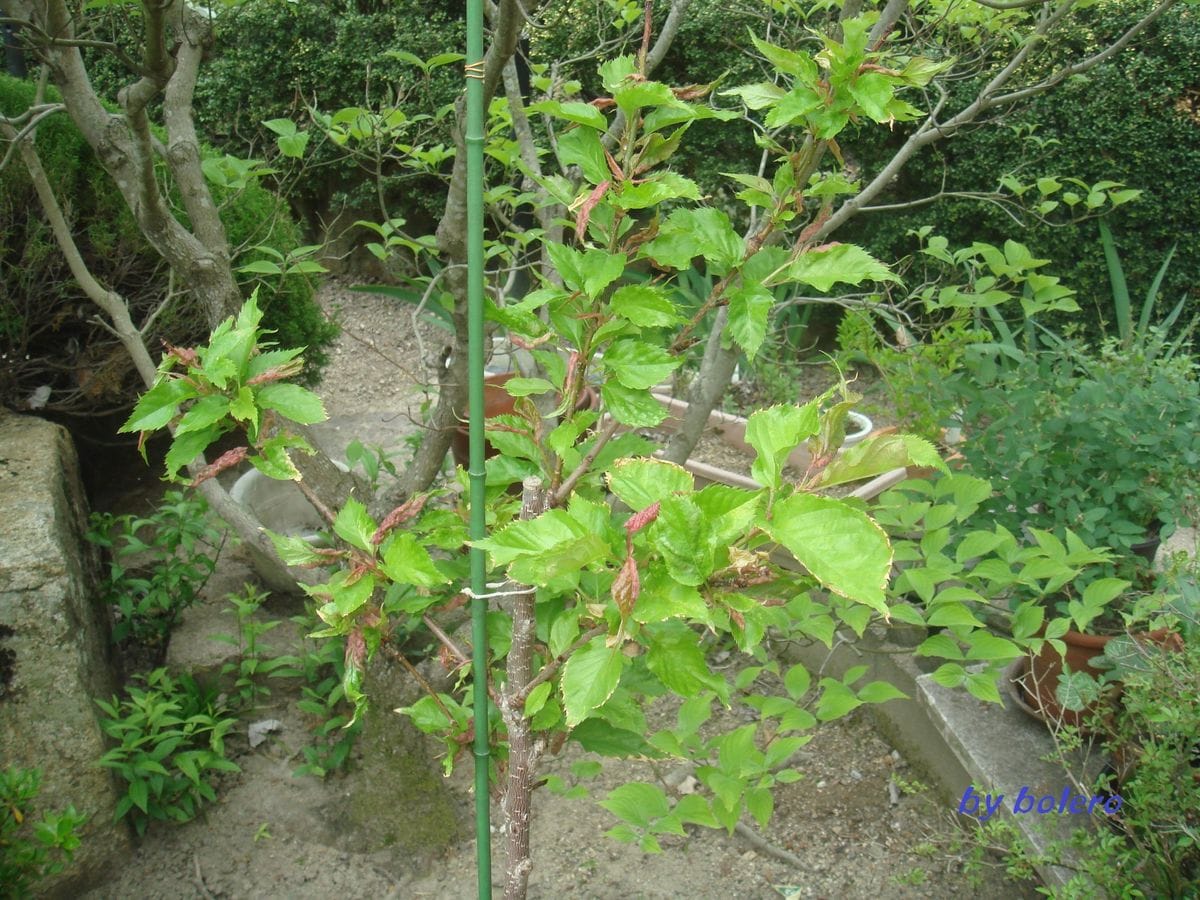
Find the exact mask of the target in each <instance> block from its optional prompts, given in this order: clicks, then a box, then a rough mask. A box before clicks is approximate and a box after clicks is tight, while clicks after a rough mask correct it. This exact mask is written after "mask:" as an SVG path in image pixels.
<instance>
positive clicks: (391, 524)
mask: <svg viewBox="0 0 1200 900" xmlns="http://www.w3.org/2000/svg"><path fill="white" fill-rule="evenodd" d="M428 499H429V495H428V494H418V495H417V496H416V497H409V498H408V499H407V500H405V501H404V502H403V503H401V504H400V505H399V506H397V507H396V508H395V509H393V510H392V511H391V512H390V513H388V514H387V515H386V516H384V518H383V521H382V522H380V523H379V527H378V528H376V529H375V533H374V534H373V535H371V543H372V544H374V545H375V546H376V547H378V546H379V545H380V544H382V543H383V539H384V538H385V537H387V533H388V532H389V531H391V530H392V529H393V528H395V527H396V526H397V525H401V524H403V523H405V522H407V521H408V520H409V519H412V518H415V517H416V516H417V515H418V514H419V513H420V512H421V510H422V509H423V508H424V507H425V502H426V501H427V500H428Z"/></svg>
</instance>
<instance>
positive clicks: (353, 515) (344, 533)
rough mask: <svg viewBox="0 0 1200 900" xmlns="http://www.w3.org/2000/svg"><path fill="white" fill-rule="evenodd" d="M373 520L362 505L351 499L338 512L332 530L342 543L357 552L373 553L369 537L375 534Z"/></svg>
mask: <svg viewBox="0 0 1200 900" xmlns="http://www.w3.org/2000/svg"><path fill="white" fill-rule="evenodd" d="M375 528H376V524H375V520H374V519H372V518H371V516H370V514H369V513H368V512H367V508H366V507H365V506H363V504H362V503H360V502H359V501H357V500H355V499H354V498H353V497H351V498H350V499H349V500H347V501H346V505H345V506H343V507H342V509H341V511H340V512H338V514H337V518H336V519H334V522H333V530H334V532H335V533H336V534H337V536H338V537H340V538H341V539H342V540H343V541H345V542H346V543H347V544H350V545H351V546H353V547H357V548H358V549H359V550H366V551H367V552H368V553H372V552H374V548H373V547H372V545H371V537H372V535H374V534H375Z"/></svg>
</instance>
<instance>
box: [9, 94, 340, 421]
mask: <svg viewBox="0 0 1200 900" xmlns="http://www.w3.org/2000/svg"><path fill="white" fill-rule="evenodd" d="M33 96H34V85H33V83H32V82H28V81H19V80H17V79H14V78H10V77H8V76H0V111H2V112H4V113H5V114H8V115H12V114H14V113H17V112H19V111H21V110H24V109H26V108H27V107H28V106H29V105H30V103H31V102H32V100H33ZM37 147H38V152H39V154H40V156H41V159H42V164H43V167H44V168H45V169H46V171H47V174H48V176H49V178H50V179H51V182H52V184H53V186H54V188H55V190H56V192H57V195H58V197H59V202H60V203H61V204H62V206H63V208H64V211H65V212H66V214H67V216H68V219H69V221H70V222H71V224H72V228H73V231H74V235H75V241H76V243H77V245H78V247H79V250H80V253H81V254H82V255H83V258H84V260H85V261H86V262H87V264H88V266H89V268H90V269H91V271H92V273H93V274H94V275H95V276H96V277H97V278H98V279H99V281H100V282H101V284H104V285H107V286H109V287H111V288H112V289H113V290H115V291H117V292H118V293H120V294H121V295H122V296H124V297H125V298H126V299H127V300H128V301H129V303H130V305H131V306H132V309H133V316H134V321H135V322H140V321H142V320H143V319H144V318H145V317H146V316H147V315H148V314H149V313H150V312H151V311H152V310H153V309H154V308H155V307H156V306H157V305H158V303H159V302H160V301H161V299H162V298H163V296H164V295H165V293H166V290H167V285H168V273H167V269H166V266H165V264H164V263H163V262H162V260H161V259H160V257H159V256H158V254H157V253H155V252H154V250H153V249H152V248H151V247H150V246H149V244H147V243H146V241H145V240H144V239H143V237H142V236H141V233H140V232H139V230H138V228H137V225H136V224H135V222H134V220H133V217H132V215H131V214H130V212H129V210H128V208H127V207H126V205H125V203H124V200H123V199H122V198H121V196H120V194H119V192H118V191H117V188H116V186H115V185H114V184H113V183H112V182H111V180H110V179H109V177H108V175H107V173H105V172H104V170H103V168H101V166H100V165H99V163H98V162H97V161H96V159H95V157H94V155H93V154H92V151H91V148H90V147H89V146H88V145H87V142H86V141H85V140H84V138H83V136H82V135H81V134H80V133H79V131H78V129H76V128H75V126H74V124H73V123H72V122H71V120H70V119H69V117H68V116H67V115H66V114H65V113H62V114H58V115H54V116H51V117H50V118H49V119H47V120H45V121H44V122H43V123H42V124H41V125H40V126H39V128H38V135H37ZM204 152H205V153H206V154H211V153H212V151H211V150H209V149H208V148H205V151H204ZM215 199H216V200H217V202H218V203H222V202H225V207H224V211H223V214H222V219H223V221H224V223H225V227H226V229H227V232H228V236H229V240H230V244H231V246H232V247H234V248H238V247H251V246H253V245H255V244H267V245H269V246H273V247H275V248H276V249H278V250H280V251H281V252H284V253H286V252H288V251H289V250H292V249H294V248H295V247H297V246H299V245H300V243H301V240H300V233H299V229H298V228H297V227H296V224H295V223H294V222H293V221H292V220H291V218H290V215H289V213H288V210H287V208H286V205H285V204H284V203H283V201H282V200H280V199H279V198H278V197H276V196H275V195H273V194H271V193H270V192H269V191H267V190H265V189H263V188H261V187H258V186H251V187H249V188H247V189H246V190H244V191H241V192H239V193H238V194H237V195H236V196H228V197H223V196H221V195H220V194H218V195H217V196H216V197H215ZM226 201H227V202H226ZM255 255H257V254H255ZM239 283H240V285H241V287H242V290H243V292H244V293H246V294H249V292H250V291H251V290H252V289H253V286H254V282H253V278H252V277H251V276H239ZM179 287H180V286H179V285H176V288H177V289H178V288H179ZM259 296H260V299H261V300H262V303H263V307H264V319H265V322H266V324H267V326H268V327H270V328H272V329H274V330H275V332H276V340H278V341H279V342H280V343H281V344H284V345H289V346H306V347H308V348H309V349H308V352H307V354H306V357H307V359H308V369H307V372H306V375H307V377H308V380H309V381H310V382H313V381H315V380H317V378H318V377H319V373H320V369H321V367H322V366H323V365H324V364H325V362H326V361H327V354H326V352H325V348H326V347H327V346H328V344H329V343H330V341H332V340H333V338H334V337H335V336H336V334H337V328H336V326H335V325H333V324H332V323H330V322H327V321H326V320H325V318H324V316H323V315H322V314H321V311H320V309H319V308H318V307H317V305H316V303H315V302H314V300H313V288H312V285H311V284H310V283H309V282H308V281H307V280H305V279H304V278H301V277H298V276H290V277H288V278H285V279H283V280H282V281H279V282H276V283H275V284H274V286H269V285H263V287H262V289H261V290H260V295H259ZM96 312H97V310H96V309H95V307H94V306H93V305H92V303H91V301H89V300H88V299H87V298H86V296H85V295H84V294H83V292H82V290H81V289H80V288H79V287H78V285H77V284H76V283H75V281H74V279H73V278H72V276H71V274H70V271H69V270H68V268H67V265H66V262H65V260H64V258H63V256H62V254H61V252H60V251H59V249H58V246H57V244H56V243H55V241H54V237H53V235H52V234H51V232H50V229H49V226H48V225H47V224H46V222H45V219H44V217H43V216H42V215H41V208H40V205H39V203H38V200H37V195H36V193H35V192H34V190H33V185H32V184H31V183H30V182H29V178H28V174H27V172H26V170H25V167H24V165H23V164H22V163H21V160H20V157H19V156H17V155H14V157H13V159H12V160H10V162H9V165H8V166H7V167H6V168H5V169H3V170H0V355H2V356H3V363H4V364H0V403H4V404H6V405H10V406H14V407H21V406H23V405H24V403H25V399H26V398H27V397H28V396H29V395H30V393H32V391H33V390H34V389H36V388H37V387H40V386H42V385H49V386H50V387H51V388H52V389H53V393H52V395H51V400H50V407H51V408H54V407H55V405H56V402H61V401H62V400H63V399H65V398H67V397H68V396H70V395H71V394H72V392H76V391H82V394H81V395H76V397H75V400H74V402H73V404H72V405H71V407H70V411H73V412H81V411H86V410H87V408H88V407H89V406H91V407H93V408H115V407H120V406H123V405H126V404H128V403H129V402H130V401H131V400H132V399H133V397H134V392H135V391H136V390H137V389H138V388H139V384H138V382H137V379H136V376H135V375H134V373H133V372H132V368H131V365H130V364H129V361H128V360H127V359H126V358H125V355H124V353H123V351H122V350H121V349H120V347H119V345H117V344H116V343H115V340H114V339H113V338H112V336H111V335H109V334H108V333H107V332H105V331H104V330H103V329H101V328H100V327H99V326H97V325H96V324H95V323H94V322H92V321H91V319H92V318H93V317H94V316H95V315H96ZM206 333H207V329H206V327H205V325H204V318H203V316H202V315H200V313H199V311H198V309H196V308H195V306H194V305H193V304H191V303H189V302H188V300H187V298H186V295H185V296H184V297H183V298H180V300H178V301H177V302H176V304H175V305H174V307H173V308H172V309H171V310H170V311H169V313H168V314H165V315H163V316H162V317H160V319H159V320H158V321H157V323H156V327H155V334H154V335H151V336H149V340H148V343H149V344H150V348H151V353H152V354H154V353H156V352H157V344H158V340H159V338H166V339H169V340H171V341H172V342H174V343H180V344H186V343H189V342H192V341H195V340H198V339H201V338H203V337H204V336H205V335H206Z"/></svg>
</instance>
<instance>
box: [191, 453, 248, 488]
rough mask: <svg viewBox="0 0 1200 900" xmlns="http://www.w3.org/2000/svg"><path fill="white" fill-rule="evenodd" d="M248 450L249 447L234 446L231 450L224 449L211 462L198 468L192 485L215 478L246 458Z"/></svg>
mask: <svg viewBox="0 0 1200 900" xmlns="http://www.w3.org/2000/svg"><path fill="white" fill-rule="evenodd" d="M249 452H250V448H249V447H234V448H233V449H232V450H226V451H225V452H224V453H222V454H221V455H220V456H218V457H217V458H216V459H215V460H214V461H213V462H210V463H209V464H208V465H207V466H205V467H204V468H203V469H201V470H200V474H198V475H197V476H196V477H195V478H194V479H192V487H196V486H197V485H199V484H203V483H204V482H206V481H208V479H210V478H216V477H217V476H218V475H220V474H221V473H222V472H224V471H225V470H226V469H231V468H233V467H234V466H236V465H237V464H238V463H240V462H241V461H242V460H244V459H245V458H246V455H247V454H248V453H249Z"/></svg>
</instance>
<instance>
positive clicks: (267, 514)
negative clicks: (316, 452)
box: [229, 460, 350, 543]
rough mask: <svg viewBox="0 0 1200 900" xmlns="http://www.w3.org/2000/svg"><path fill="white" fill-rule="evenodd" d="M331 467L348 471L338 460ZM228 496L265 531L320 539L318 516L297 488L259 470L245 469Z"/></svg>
mask: <svg viewBox="0 0 1200 900" xmlns="http://www.w3.org/2000/svg"><path fill="white" fill-rule="evenodd" d="M333 464H334V465H335V466H337V467H338V468H339V469H341V470H342V471H343V472H348V471H350V470H349V469H348V468H347V467H346V465H345V464H344V463H342V462H340V461H338V460H333ZM229 496H230V497H231V498H232V499H233V501H234V502H235V503H238V504H240V505H241V506H244V507H246V509H247V510H248V511H249V512H250V513H252V514H253V515H254V517H255V518H256V519H258V521H259V522H260V523H261V524H262V526H263V527H264V528H266V529H267V530H268V531H274V532H276V533H277V534H287V535H292V536H295V537H300V538H303V539H304V540H306V541H309V542H310V543H311V542H313V541H316V540H318V539H319V537H320V535H319V534H318V532H319V531H320V529H321V528H322V527H323V526H324V524H325V523H324V522H323V521H322V520H321V516H320V514H319V513H318V512H317V511H316V510H315V509H314V508H313V506H312V504H311V503H309V502H308V499H307V498H306V497H305V496H304V494H302V493H301V492H300V488H298V487H296V485H295V484H294V483H293V482H291V481H277V480H275V479H274V478H268V477H267V476H266V475H264V474H263V473H262V472H260V471H258V469H248V470H247V471H245V472H243V473H242V474H241V475H239V476H238V479H237V481H235V482H234V483H233V487H231V488H230V489H229Z"/></svg>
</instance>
